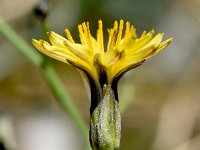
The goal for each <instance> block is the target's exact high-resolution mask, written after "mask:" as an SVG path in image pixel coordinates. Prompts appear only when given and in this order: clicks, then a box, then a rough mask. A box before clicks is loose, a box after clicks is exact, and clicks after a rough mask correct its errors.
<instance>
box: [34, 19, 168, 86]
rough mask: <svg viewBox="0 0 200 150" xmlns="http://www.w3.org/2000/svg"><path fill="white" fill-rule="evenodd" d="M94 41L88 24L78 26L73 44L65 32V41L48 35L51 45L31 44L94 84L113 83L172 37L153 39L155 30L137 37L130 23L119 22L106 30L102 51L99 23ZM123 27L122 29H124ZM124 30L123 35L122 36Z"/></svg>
mask: <svg viewBox="0 0 200 150" xmlns="http://www.w3.org/2000/svg"><path fill="white" fill-rule="evenodd" d="M98 25H99V27H98V29H97V37H96V39H95V38H94V37H93V36H92V35H91V33H90V30H89V23H88V22H87V23H85V22H84V23H82V24H80V25H78V30H79V36H80V41H81V44H80V43H75V41H74V40H73V38H72V36H71V34H70V32H69V30H68V29H66V30H65V33H66V37H67V38H64V37H62V36H60V35H58V34H57V33H55V32H52V31H51V32H48V36H49V39H50V43H48V42H46V41H44V40H39V41H38V40H35V39H33V40H32V42H33V45H34V46H35V47H36V48H37V49H38V50H39V51H41V52H42V53H44V54H46V55H48V56H50V57H52V58H55V59H57V60H59V61H62V62H64V63H68V64H71V65H72V66H74V67H76V68H78V69H80V70H82V71H83V72H84V73H85V74H86V76H87V77H90V78H91V79H93V80H94V81H97V82H98V81H100V82H106V83H112V82H113V80H115V79H119V78H120V77H121V76H122V75H123V74H124V73H125V72H126V71H128V70H130V69H132V68H135V67H137V66H139V65H140V64H142V62H144V61H145V60H146V59H148V58H150V57H151V56H153V55H155V54H157V53H158V52H160V51H161V50H162V49H164V48H165V47H166V46H167V45H168V44H169V43H170V42H171V41H172V38H170V39H168V40H166V41H164V42H162V38H163V35H164V34H163V33H158V34H157V35H155V36H154V30H152V31H150V32H146V31H144V32H143V33H142V35H141V36H139V37H138V36H137V34H136V29H135V27H134V26H133V25H131V24H130V22H128V21H127V22H126V23H125V25H124V21H123V20H120V22H119V23H118V22H117V21H115V22H114V26H113V28H111V29H108V34H109V38H108V44H107V47H106V48H105V46H104V39H103V25H102V21H101V20H99V21H98ZM124 26H125V30H123V28H124ZM123 31H124V33H123Z"/></svg>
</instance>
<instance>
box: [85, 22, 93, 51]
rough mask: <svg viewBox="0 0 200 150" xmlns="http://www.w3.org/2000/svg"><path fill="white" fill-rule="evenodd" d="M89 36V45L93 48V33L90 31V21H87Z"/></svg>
mask: <svg viewBox="0 0 200 150" xmlns="http://www.w3.org/2000/svg"><path fill="white" fill-rule="evenodd" d="M86 26H87V38H88V45H89V48H90V49H91V50H93V43H92V35H91V33H90V26H89V22H87V25H86Z"/></svg>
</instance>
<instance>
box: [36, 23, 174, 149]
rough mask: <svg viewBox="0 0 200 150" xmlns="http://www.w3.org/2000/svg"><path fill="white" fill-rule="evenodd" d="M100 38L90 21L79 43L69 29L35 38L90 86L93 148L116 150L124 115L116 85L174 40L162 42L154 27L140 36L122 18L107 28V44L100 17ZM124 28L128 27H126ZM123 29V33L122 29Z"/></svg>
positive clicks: (41, 48) (80, 27) (81, 31)
mask: <svg viewBox="0 0 200 150" xmlns="http://www.w3.org/2000/svg"><path fill="white" fill-rule="evenodd" d="M98 25H99V27H98V29H97V37H96V38H94V37H93V36H92V35H91V33H90V30H89V23H88V22H87V23H85V22H84V23H82V24H80V25H78V30H79V37H80V43H76V42H75V41H74V40H73V38H72V36H71V34H70V32H69V30H68V29H66V30H65V33H66V37H67V38H64V37H62V36H60V35H58V34H57V33H55V32H52V31H51V32H48V36H49V40H50V43H48V42H46V41H44V40H35V39H33V40H32V43H33V45H34V46H35V47H36V48H37V49H38V50H39V51H41V52H42V53H44V54H46V55H48V56H50V57H52V58H55V59H57V60H59V61H62V62H64V63H66V64H69V65H72V66H74V67H75V68H77V69H78V70H79V71H80V72H81V74H82V75H83V76H84V77H85V78H86V80H87V81H88V83H89V85H90V92H91V107H90V143H91V147H92V149H93V150H117V149H119V145H120V137H121V117H120V110H119V99H118V93H117V84H118V81H119V79H120V78H121V77H122V75H123V74H124V73H125V72H127V71H129V70H130V69H133V68H135V67H138V66H139V65H141V64H142V63H143V62H144V61H145V60H147V59H148V58H150V57H152V56H153V55H155V54H157V53H158V52H160V51H161V50H163V49H164V48H165V47H167V46H168V44H169V43H170V42H171V41H172V38H170V39H168V40H166V41H162V39H163V35H164V34H163V33H158V34H156V35H155V36H154V30H152V31H150V32H146V31H144V32H143V33H142V34H141V36H138V35H137V34H136V29H135V28H134V26H133V25H131V24H130V22H126V23H125V25H124V21H123V20H120V21H119V23H118V22H117V21H115V22H114V26H113V28H111V29H108V34H109V38H108V44H107V46H105V45H104V39H103V25H102V21H101V20H99V22H98ZM123 28H125V30H123ZM123 31H124V32H123Z"/></svg>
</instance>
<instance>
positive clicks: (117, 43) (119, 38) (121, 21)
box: [116, 20, 124, 46]
mask: <svg viewBox="0 0 200 150" xmlns="http://www.w3.org/2000/svg"><path fill="white" fill-rule="evenodd" d="M123 25H124V21H123V20H120V24H119V31H118V35H117V41H116V46H117V45H119V43H120V41H121V38H122V30H123Z"/></svg>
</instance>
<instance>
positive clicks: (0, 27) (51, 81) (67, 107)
mask: <svg viewBox="0 0 200 150" xmlns="http://www.w3.org/2000/svg"><path fill="white" fill-rule="evenodd" d="M0 33H1V34H2V35H3V36H4V37H5V38H6V39H7V40H8V41H9V42H10V43H11V44H12V45H14V46H15V47H16V48H17V49H18V50H19V51H20V52H21V53H22V54H24V55H25V56H26V57H27V58H28V59H29V60H31V61H32V62H33V63H34V64H35V65H36V66H38V67H40V68H41V70H42V73H43V74H44V76H45V78H46V80H47V83H48V85H49V87H50V89H51V90H52V93H53V94H54V96H55V97H56V99H57V101H58V103H59V104H60V105H61V106H62V107H63V109H64V111H65V112H67V114H68V115H69V117H70V118H71V119H72V121H73V122H74V124H75V125H76V127H77V128H78V129H79V131H80V133H81V135H82V137H83V138H84V140H85V142H86V144H87V149H89V147H90V146H89V142H88V129H87V126H86V125H85V123H84V121H83V119H82V118H81V115H80V113H79V112H78V110H77V109H76V107H75V106H74V104H73V103H72V102H71V100H70V98H69V96H68V94H67V93H66V92H65V90H64V88H63V86H62V84H61V82H60V80H59V79H58V77H57V75H56V73H55V71H54V69H53V67H52V66H51V65H50V63H49V61H47V60H46V59H45V57H43V56H42V55H40V54H39V53H37V52H36V51H35V50H34V49H33V48H32V47H31V46H30V45H29V44H28V43H27V42H26V41H25V40H24V39H23V38H22V37H20V36H19V35H18V34H17V33H16V32H15V31H14V30H13V29H12V28H11V27H10V26H9V25H8V24H7V23H6V22H5V21H4V20H3V19H2V18H1V16H0Z"/></svg>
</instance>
